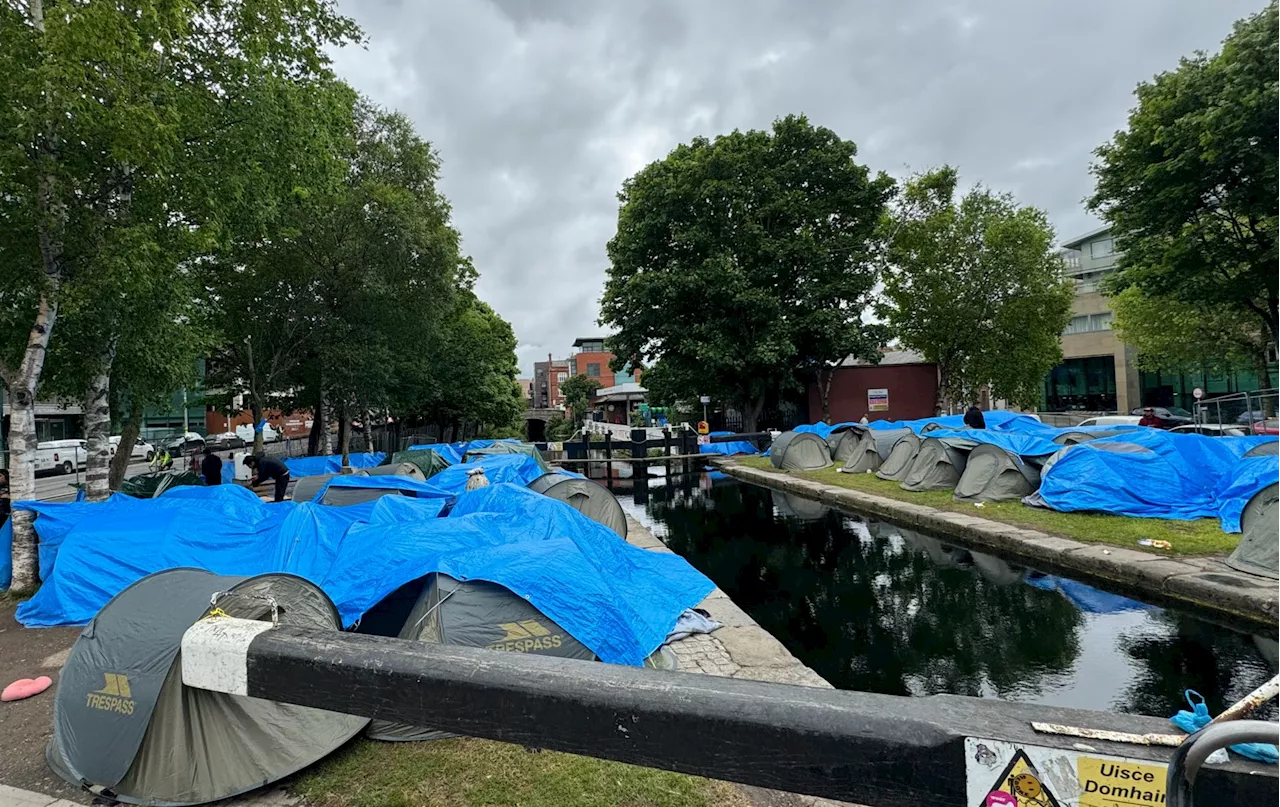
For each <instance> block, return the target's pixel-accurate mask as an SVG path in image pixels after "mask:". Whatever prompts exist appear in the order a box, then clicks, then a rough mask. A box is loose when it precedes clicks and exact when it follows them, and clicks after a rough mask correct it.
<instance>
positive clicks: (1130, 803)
mask: <svg viewBox="0 0 1280 807" xmlns="http://www.w3.org/2000/svg"><path fill="white" fill-rule="evenodd" d="M965 754H966V761H965V773H966V777H965V778H966V789H967V792H968V796H969V798H968V807H1163V805H1164V800H1165V790H1164V785H1165V767H1164V766H1163V765H1160V764H1158V763H1153V762H1151V761H1149V760H1133V759H1123V758H1120V757H1111V756H1105V755H1100V754H1090V753H1085V752H1080V751H1069V750H1066V749H1061V748H1042V747H1040V746H1034V745H1014V744H1013V743H1008V742H1004V741H1002V740H984V739H980V738H976V737H969V738H966V739H965Z"/></svg>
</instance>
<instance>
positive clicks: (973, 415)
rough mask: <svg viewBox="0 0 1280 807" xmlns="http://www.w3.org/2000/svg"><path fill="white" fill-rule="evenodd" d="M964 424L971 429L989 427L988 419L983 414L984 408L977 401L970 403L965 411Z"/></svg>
mask: <svg viewBox="0 0 1280 807" xmlns="http://www.w3.org/2000/svg"><path fill="white" fill-rule="evenodd" d="M964 425H966V426H968V427H969V428H971V429H985V428H987V419H986V418H984V417H983V416H982V410H981V409H979V408H978V404H977V403H976V402H974V403H971V404H969V408H968V409H966V410H965V411H964Z"/></svg>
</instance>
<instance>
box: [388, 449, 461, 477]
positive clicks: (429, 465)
mask: <svg viewBox="0 0 1280 807" xmlns="http://www.w3.org/2000/svg"><path fill="white" fill-rule="evenodd" d="M402 462H407V463H409V464H410V465H416V466H418V470H419V471H422V475H423V476H424V477H426V478H427V479H430V478H431V477H433V476H435V475H436V474H438V473H440V472H441V471H443V470H444V469H445V468H448V467H449V461H448V460H447V459H445V458H444V457H442V456H440V455H439V454H437V453H436V452H434V451H432V450H431V449H429V448H420V449H418V450H416V451H397V452H396V453H394V454H392V455H391V457H390V458H389V459H388V460H387V461H386V462H385V463H383V464H384V465H399V464H400V463H402Z"/></svg>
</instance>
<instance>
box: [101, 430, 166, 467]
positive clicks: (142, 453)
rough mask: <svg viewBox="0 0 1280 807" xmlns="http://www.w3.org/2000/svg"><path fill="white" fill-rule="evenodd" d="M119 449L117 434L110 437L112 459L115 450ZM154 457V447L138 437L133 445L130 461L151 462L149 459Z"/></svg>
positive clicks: (118, 436)
mask: <svg viewBox="0 0 1280 807" xmlns="http://www.w3.org/2000/svg"><path fill="white" fill-rule="evenodd" d="M119 447H120V435H118V434H117V435H113V436H112V437H111V456H113V457H114V456H115V455H116V449H118V448H119ZM155 455H156V449H155V446H153V445H151V444H150V443H148V442H147V441H146V440H143V439H142V438H141V437H139V438H138V439H137V440H136V441H135V442H134V444H133V452H132V453H131V454H130V459H135V460H144V461H146V462H151V458H152V457H154V456H155Z"/></svg>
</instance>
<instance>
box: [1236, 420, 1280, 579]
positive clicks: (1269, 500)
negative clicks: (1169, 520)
mask: <svg viewBox="0 0 1280 807" xmlns="http://www.w3.org/2000/svg"><path fill="white" fill-rule="evenodd" d="M1263 445H1267V444H1265V443H1264V444H1263ZM1227 565H1228V566H1230V567H1231V568H1233V569H1236V570H1238V571H1241V572H1246V573H1248V574H1256V575H1260V576H1262V577H1270V578H1271V579H1273V580H1275V579H1278V578H1280V486H1277V485H1268V486H1267V487H1265V488H1263V489H1262V490H1260V491H1258V492H1257V493H1255V494H1253V497H1252V498H1251V499H1249V503H1248V504H1246V505H1245V506H1244V512H1242V513H1241V514H1240V543H1239V545H1238V546H1236V548H1235V551H1234V552H1232V553H1231V554H1230V555H1229V556H1228V557H1227Z"/></svg>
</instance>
